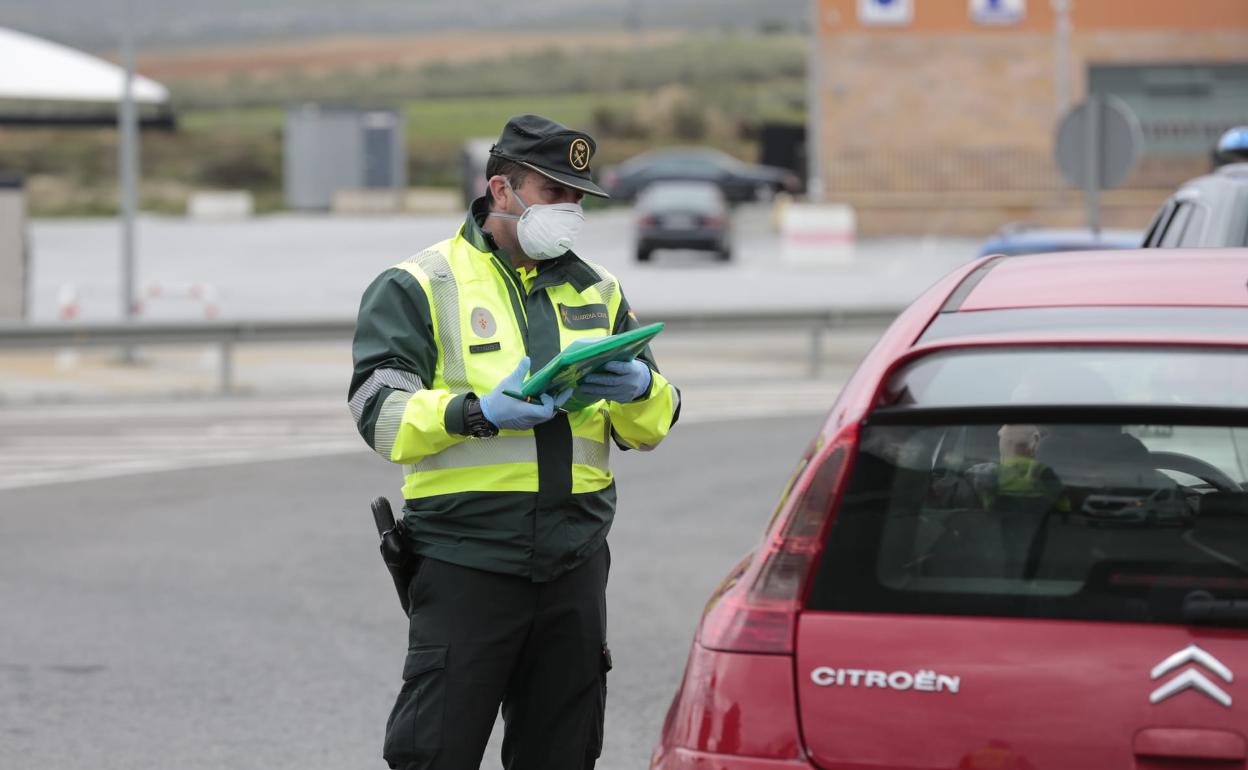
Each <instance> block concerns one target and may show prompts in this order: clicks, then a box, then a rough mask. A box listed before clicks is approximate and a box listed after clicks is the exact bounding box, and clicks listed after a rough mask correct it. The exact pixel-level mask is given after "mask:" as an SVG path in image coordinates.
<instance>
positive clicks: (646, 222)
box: [637, 214, 659, 227]
mask: <svg viewBox="0 0 1248 770" xmlns="http://www.w3.org/2000/svg"><path fill="white" fill-rule="evenodd" d="M658 223H659V218H658V217H656V216H655V215H653V214H647V215H645V216H644V217H641V218H640V219H638V220H637V224H639V225H643V226H645V227H654V226H655V225H657V224H658Z"/></svg>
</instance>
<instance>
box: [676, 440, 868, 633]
mask: <svg viewBox="0 0 1248 770" xmlns="http://www.w3.org/2000/svg"><path fill="white" fill-rule="evenodd" d="M857 444H858V426H857V425H850V426H849V427H847V428H845V429H844V430H842V431H841V432H840V433H838V434H837V435H836V437H835V438H833V439H832V441H830V442H829V443H828V444H826V445H825V446H823V447H815V448H814V449H813V451H812V452H811V453H810V454H811V457H812V458H813V459H811V460H810V461H809V462H807V463H805V464H804V465H802V466H800V467H799V469H798V472H797V474H796V476H795V481H794V483H793V484H792V485H791V487H790V490H789V492H788V493H787V494H786V496H785V497H784V498H782V499H781V502H780V506H779V508H778V510H777V513H776V515H775V517H774V518H773V519H772V522H771V525H770V526H769V527H768V529H767V534H766V535H764V537H763V542H762V545H761V546H760V548H759V549H758V550H757V551H756V552H755V555H754V557H753V559H752V560H750V562H749V563H748V565H746V566H745V567H744V569H738V570H734V571H733V573H732V574H731V575H730V576H729V578H728V579H727V580H726V581H725V582H724V585H722V586H721V588H720V590H719V591H717V592H716V594H715V595H714V596H712V597H711V600H710V602H709V603H708V604H707V609H706V612H705V614H704V615H703V618H702V627H701V630H700V636H699V642H700V643H701V644H702V646H704V647H708V648H710V649H713V650H722V651H725V652H754V653H772V654H782V655H783V654H791V653H792V652H793V636H794V632H795V630H796V623H797V613H798V612H799V611H800V610H801V606H802V602H803V600H804V599H805V596H806V591H807V587H808V585H809V583H810V579H811V576H812V573H813V569H814V566H815V564H816V563H818V560H819V555H820V554H821V553H822V552H823V541H824V539H825V535H826V531H827V524H828V522H829V521H830V520H831V518H832V512H833V510H835V508H836V503H837V501H838V500H839V499H840V495H841V491H842V488H843V487H844V485H845V481H846V479H847V478H848V477H849V469H850V465H851V464H852V460H853V455H854V450H855V449H856V448H857Z"/></svg>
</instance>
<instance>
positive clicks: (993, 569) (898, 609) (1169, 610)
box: [808, 410, 1248, 625]
mask: <svg viewBox="0 0 1248 770" xmlns="http://www.w3.org/2000/svg"><path fill="white" fill-rule="evenodd" d="M886 411H888V412H890V413H891V414H890V415H889V417H888V419H884V417H883V416H877V417H875V418H873V419H872V420H869V421H868V422H867V424H866V425H865V427H864V429H863V432H862V434H861V441H860V446H859V450H858V452H857V456H856V458H855V462H854V467H853V470H852V472H851V477H850V480H849V482H848V487H847V489H846V491H845V493H844V495H843V497H842V500H841V502H840V506H839V508H838V510H837V511H836V512H835V517H834V520H833V524H832V527H831V528H830V532H829V536H828V541H827V543H826V546H825V549H824V554H823V556H822V558H821V562H820V566H819V568H818V571H817V574H816V579H815V582H814V585H813V587H812V591H811V594H810V596H809V599H808V606H809V607H810V608H811V609H816V610H835V611H848V612H884V613H918V614H948V615H976V616H995V617H1016V618H1060V619H1078V620H1104V621H1128V622H1143V623H1196V622H1206V623H1213V624H1217V625H1248V492H1245V491H1244V489H1245V487H1244V482H1245V480H1246V478H1248V428H1246V427H1243V426H1240V425H1215V424H1198V425H1193V424H1183V423H1176V422H1175V421H1172V420H1171V421H1151V422H1145V423H1137V422H1131V423H1126V422H1122V423H1114V422H1100V421H1089V420H1086V419H1082V417H1080V418H1079V419H1072V418H1067V419H1064V420H1057V421H1054V420H1049V421H1037V420H1034V419H1032V418H1034V417H1035V415H1034V414H1025V413H1018V414H1015V415H1011V414H1009V413H998V414H995V415H993V417H992V419H991V420H983V419H979V418H978V417H976V418H975V419H966V417H967V415H964V416H963V418H962V419H954V420H949V421H945V420H943V419H941V413H942V412H944V411H946V410H938V411H937V412H936V413H935V419H933V415H932V414H929V415H927V419H923V420H918V421H913V422H907V420H913V418H914V417H915V416H916V415H915V413H914V412H913V411H910V412H909V413H908V414H907V413H906V411H905V410H886ZM1050 411H1051V410H1050ZM899 413H900V416H898V415H899ZM1087 414H1091V412H1079V415H1083V416H1086V415H1087ZM1072 417H1073V415H1072ZM1207 422H1211V421H1210V420H1203V421H1202V423H1207ZM1245 424H1246V425H1248V420H1246V421H1245Z"/></svg>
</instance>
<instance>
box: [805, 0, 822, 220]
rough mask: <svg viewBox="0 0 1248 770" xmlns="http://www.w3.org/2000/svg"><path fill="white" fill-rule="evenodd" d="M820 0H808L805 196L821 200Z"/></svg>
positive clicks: (811, 199) (818, 201)
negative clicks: (808, 35)
mask: <svg viewBox="0 0 1248 770" xmlns="http://www.w3.org/2000/svg"><path fill="white" fill-rule="evenodd" d="M821 5H822V0H810V47H809V51H808V54H807V58H806V197H807V198H808V199H809V200H810V201H811V202H812V203H821V202H822V201H823V151H822V147H821V145H822V141H821V137H820V135H819V126H820V123H821V122H822V117H823V101H822V97H823V93H822V92H823V51H822V49H821V47H820V45H821V41H820V37H821V35H820V22H821V19H820V18H819V17H820V14H819V9H820V6H821Z"/></svg>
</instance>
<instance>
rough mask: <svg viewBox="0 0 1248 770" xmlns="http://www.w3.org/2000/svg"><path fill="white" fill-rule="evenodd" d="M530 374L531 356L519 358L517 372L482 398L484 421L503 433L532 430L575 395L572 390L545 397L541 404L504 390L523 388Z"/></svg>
mask: <svg viewBox="0 0 1248 770" xmlns="http://www.w3.org/2000/svg"><path fill="white" fill-rule="evenodd" d="M528 373H529V357H528V356H525V357H524V358H522V359H520V365H519V366H517V367H516V370H515V371H514V372H512V373H511V374H509V375H507V377H506V378H505V379H504V380H503V381H502V382H500V383H498V386H497V387H495V388H494V390H491V391H490V392H489V393H486V394H485V395H484V396H482V397H481V414H483V415H484V416H485V419H487V420H489V421H490V422H492V423H493V424H494V425H496V426H498V428H499V429H501V430H529V429H530V428H532V427H533V426H534V425H540V424H541V423H544V422H546V421H547V420H549V419H550V418H552V417H554V416H555V410H556V409H558V408H559V407H561V406H563V402H564V401H567V400H568V398H570V397H571V396H572V390H571V389H570V388H569V389H568V390H565V391H564V392H562V393H560V394H559V395H558V396H551V395H550V394H549V393H543V394H542V400H541V402H540V403H538V402H532V403H530V402H528V401H521V400H520V399H518V398H514V397H512V396H509V395H507V394H506V393H504V392H503V391H504V390H510V391H516V392H518V391H519V390H520V387H521V386H522V385H524V378H525V375H527V374H528Z"/></svg>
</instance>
